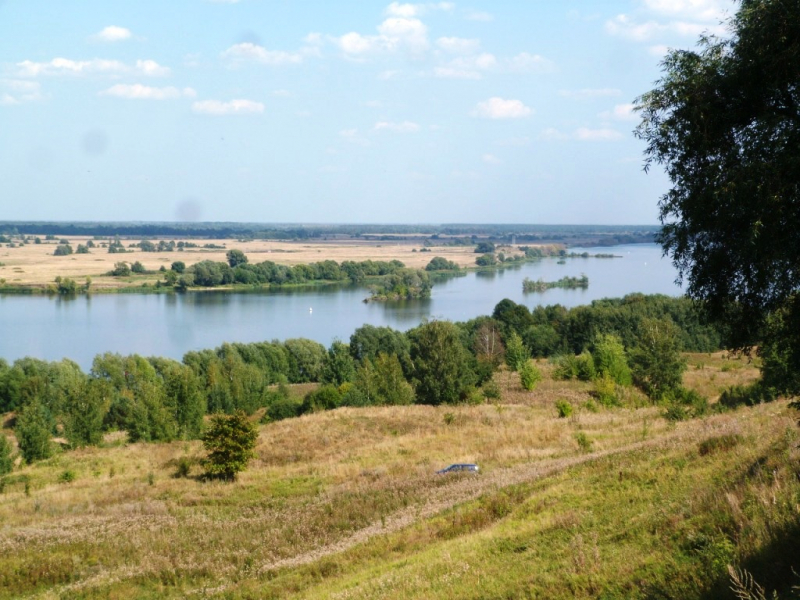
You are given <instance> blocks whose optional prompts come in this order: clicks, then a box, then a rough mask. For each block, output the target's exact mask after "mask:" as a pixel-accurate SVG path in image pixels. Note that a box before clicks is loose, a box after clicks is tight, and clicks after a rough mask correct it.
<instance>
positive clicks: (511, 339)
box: [506, 331, 531, 371]
mask: <svg viewBox="0 0 800 600" xmlns="http://www.w3.org/2000/svg"><path fill="white" fill-rule="evenodd" d="M530 357H531V353H530V352H529V351H528V348H527V347H526V346H525V343H524V342H523V341H522V338H521V337H520V336H519V335H518V334H517V332H516V331H512V332H511V334H510V335H509V336H508V340H507V341H506V364H507V365H508V368H509V369H511V370H512V371H518V370H519V368H520V366H521V365H523V364H524V363H525V361H527V360H528V359H529V358H530Z"/></svg>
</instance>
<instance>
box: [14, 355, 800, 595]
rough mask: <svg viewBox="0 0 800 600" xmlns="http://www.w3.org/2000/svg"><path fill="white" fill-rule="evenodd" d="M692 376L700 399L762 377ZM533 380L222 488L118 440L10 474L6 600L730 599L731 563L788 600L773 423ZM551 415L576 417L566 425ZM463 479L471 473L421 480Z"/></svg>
mask: <svg viewBox="0 0 800 600" xmlns="http://www.w3.org/2000/svg"><path fill="white" fill-rule="evenodd" d="M690 362H691V364H693V365H694V367H695V368H694V369H693V370H691V371H690V372H689V373H687V383H688V384H690V385H692V386H693V387H697V388H702V389H705V391H709V390H713V389H714V388H715V387H717V386H719V384H720V383H730V382H731V381H734V380H736V381H747V380H749V379H753V378H754V377H755V376H756V374H757V372H756V371H755V370H754V369H752V367H750V366H748V365H747V364H746V363H744V361H735V360H731V359H725V360H722V359H721V358H720V355H716V356H715V357H709V356H702V355H692V357H691V360H690ZM541 366H542V368H543V370H544V371H545V380H544V381H543V382H542V383H541V384H540V386H539V388H537V390H536V391H534V392H525V391H523V390H522V389H521V388H520V387H519V383H518V380H517V378H516V376H514V377H512V376H511V374H509V373H505V372H504V373H500V374H498V375H497V376H496V377H497V378H498V382H499V384H500V388H501V390H502V392H503V394H502V400H501V401H500V402H498V403H497V404H494V405H489V404H484V405H478V406H457V407H452V406H450V407H429V406H405V407H384V408H360V409H359V408H342V409H338V410H335V411H329V412H322V413H316V414H311V415H306V416H304V417H301V418H299V419H289V420H285V421H280V422H277V423H270V424H267V425H264V426H261V428H260V437H259V441H258V446H257V459H256V460H254V461H253V462H252V463H251V465H250V468H249V469H248V470H247V471H245V472H244V473H242V474H241V476H240V477H239V479H238V481H237V482H235V483H233V484H225V483H218V482H205V481H202V480H201V479H200V478H199V477H198V475H199V474H200V467H199V466H198V460H199V459H200V457H201V456H202V446H201V445H200V443H199V442H174V443H170V444H126V443H124V441H123V440H121V439H119V437H117V438H116V439H115V438H114V437H113V436H112V437H111V438H109V439H107V441H106V444H105V446H104V447H101V448H88V449H84V450H77V451H72V452H69V453H62V454H59V455H57V456H56V457H55V458H52V459H49V460H47V461H43V462H40V463H37V464H35V465H33V466H28V467H24V468H21V469H17V470H15V471H14V473H13V474H12V475H10V476H7V477H6V478H5V479H4V485H3V493H2V494H0V523H2V526H0V549H2V552H0V597H2V598H18V597H39V598H55V597H60V598H164V597H167V598H181V597H224V598H574V597H597V598H621V597H625V598H718V597H723V598H724V597H734V596H733V592H732V591H731V590H730V589H729V588H730V586H731V576H730V574H729V573H728V569H727V567H728V565H729V564H730V565H734V566H735V567H736V568H738V569H745V570H746V571H747V572H748V573H752V574H753V576H754V577H755V579H756V581H757V582H759V583H761V584H762V585H765V586H767V587H779V588H780V589H781V592H782V593H783V594H784V595H785V597H790V596H789V594H791V586H792V585H798V584H800V579H797V578H794V576H793V575H792V570H791V569H792V567H794V568H795V570H798V567H799V566H800V565H798V561H797V559H796V557H797V556H799V555H800V553H798V550H800V548H798V546H799V545H800V544H799V543H798V540H800V479H799V478H798V474H800V468H799V467H798V464H799V463H800V450H798V437H799V436H798V429H797V426H796V424H795V422H794V419H795V418H796V414H793V413H792V411H791V410H790V409H789V408H787V405H786V403H785V402H782V401H781V402H776V403H772V404H765V405H759V406H755V407H752V408H742V409H739V410H737V411H733V412H727V413H721V414H715V415H712V416H709V417H706V418H703V419H695V420H690V421H684V422H678V423H674V422H670V421H668V420H665V419H664V418H663V416H662V412H663V411H662V409H660V408H658V407H653V406H650V405H649V403H643V402H642V401H641V400H639V399H637V398H636V397H631V398H630V399H629V400H630V401H629V403H628V405H627V406H626V407H625V408H615V409H598V408H595V407H594V405H593V404H592V403H591V402H590V400H591V397H590V395H589V386H588V384H584V383H580V382H556V381H553V380H552V379H550V378H549V376H548V374H547V365H541ZM558 400H566V401H568V402H570V404H571V405H572V406H573V407H575V409H576V412H575V413H574V414H573V415H572V416H571V417H569V418H559V416H558V413H557V410H556V408H555V403H556V402H557V401H558ZM462 461H464V462H466V461H469V462H478V463H479V464H480V467H481V474H480V475H477V476H473V475H463V476H459V475H456V476H441V475H436V474H435V470H436V469H439V468H441V467H444V466H446V465H447V464H449V463H452V462H462ZM734 573H735V574H736V572H734ZM737 576H739V575H737ZM744 577H746V575H745V576H744Z"/></svg>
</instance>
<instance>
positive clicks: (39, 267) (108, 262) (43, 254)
mask: <svg viewBox="0 0 800 600" xmlns="http://www.w3.org/2000/svg"><path fill="white" fill-rule="evenodd" d="M33 237H35V236H31V239H32V238H33ZM44 237H45V236H40V239H42V243H40V244H35V243H33V242H30V243H27V244H15V247H13V248H11V247H9V246H8V245H7V244H3V245H2V246H0V279H4V280H5V284H6V285H8V286H12V287H32V288H44V287H45V286H47V285H50V284H52V283H53V282H54V281H55V278H56V277H62V278H65V277H68V278H70V279H73V280H75V281H76V282H77V283H78V284H79V285H81V284H83V283H84V281H85V279H86V277H91V279H92V289H93V290H95V291H97V290H103V289H118V288H124V287H139V286H141V285H142V284H144V283H147V284H150V285H154V284H155V283H156V281H158V280H159V279H163V275H162V274H160V273H157V271H158V270H159V269H160V268H161V267H162V266H163V267H164V268H166V269H169V268H170V265H171V264H172V263H173V262H175V261H182V262H184V263H186V265H187V266H190V265H193V264H195V263H197V262H200V261H203V260H211V261H216V262H226V253H227V252H228V251H229V250H241V251H242V252H244V253H245V254H246V255H247V256H248V257H249V259H250V262H252V263H258V262H262V261H265V260H269V261H273V262H275V263H277V264H280V265H287V266H293V265H298V264H309V263H313V262H319V261H323V260H335V261H336V262H339V263H341V262H342V261H347V260H352V261H356V262H360V261H365V260H374V261H391V260H399V261H401V262H403V263H404V264H405V265H406V266H407V267H409V268H424V267H425V265H427V264H428V263H429V262H430V260H431V258H433V257H434V256H441V257H443V258H445V259H447V260H450V261H453V262H455V263H456V264H458V265H459V266H461V267H467V266H474V265H475V257H476V254H475V253H474V248H472V247H469V246H435V247H431V248H426V251H425V252H420V250H422V248H423V240H422V239H419V240H398V241H393V240H389V241H381V242H376V241H364V240H329V241H324V240H315V241H308V240H301V241H263V240H249V241H239V240H235V239H205V238H203V239H184V240H180V241H184V242H189V243H190V244H195V245H196V246H197V247H189V248H186V249H185V250H181V251H179V250H177V249H175V250H173V251H165V252H142V251H141V250H140V249H139V248H129V245H130V244H135V243H139V242H140V241H141V238H130V239H123V240H122V244H123V246H125V248H126V249H127V250H131V251H130V252H125V253H123V254H110V253H109V252H108V249H107V248H102V247H99V244H101V243H104V242H105V241H107V240H105V241H101V240H94V243H95V244H97V245H98V247H95V248H91V249H90V251H89V253H87V254H75V253H73V254H69V255H66V256H55V255H54V254H53V252H54V251H55V249H56V248H57V247H58V245H59V244H58V242H59V241H60V240H61V239H66V240H68V241H69V243H70V245H71V246H72V248H73V249H76V248H77V247H78V245H79V244H83V245H86V244H87V243H88V242H89V240H90V239H91V238H88V237H86V236H71V237H63V236H57V237H58V239H56V240H44ZM164 239H165V240H166V238H164ZM167 241H168V240H167ZM155 242H156V243H157V242H158V240H155ZM205 245H210V246H215V247H213V248H204V247H203V246H205ZM427 250H430V252H428V251H427ZM120 261H126V262H128V263H133V262H135V261H139V262H141V263H142V265H143V266H144V267H145V269H147V270H148V271H153V272H155V273H153V274H149V275H148V274H142V275H136V274H133V275H132V276H130V277H112V276H110V275H109V273H110V272H111V271H112V270H113V269H114V265H115V263H117V262H120Z"/></svg>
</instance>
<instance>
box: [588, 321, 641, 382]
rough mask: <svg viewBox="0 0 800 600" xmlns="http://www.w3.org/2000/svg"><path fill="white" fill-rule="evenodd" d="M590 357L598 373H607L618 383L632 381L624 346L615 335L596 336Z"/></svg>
mask: <svg viewBox="0 0 800 600" xmlns="http://www.w3.org/2000/svg"><path fill="white" fill-rule="evenodd" d="M592 358H593V359H594V367H595V369H596V370H597V373H598V375H608V376H609V377H611V379H613V380H614V382H616V383H618V384H619V385H630V384H631V382H632V381H633V379H632V377H631V370H630V368H629V367H628V359H627V358H626V356H625V347H624V346H623V345H622V342H621V341H620V339H619V338H618V337H617V336H615V335H611V334H601V335H599V336H597V338H596V339H595V341H594V350H593V351H592Z"/></svg>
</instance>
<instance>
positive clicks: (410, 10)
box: [386, 2, 456, 17]
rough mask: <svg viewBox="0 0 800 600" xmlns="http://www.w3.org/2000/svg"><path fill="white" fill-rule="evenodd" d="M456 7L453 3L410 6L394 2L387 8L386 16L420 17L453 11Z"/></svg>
mask: <svg viewBox="0 0 800 600" xmlns="http://www.w3.org/2000/svg"><path fill="white" fill-rule="evenodd" d="M455 7H456V5H455V4H453V3H452V2H429V3H427V4H410V3H401V2H392V3H391V4H390V5H389V6H387V7H386V14H387V15H389V16H392V17H418V16H420V15H423V14H425V13H427V12H430V11H434V10H443V11H452V10H453V9H454V8H455Z"/></svg>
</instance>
